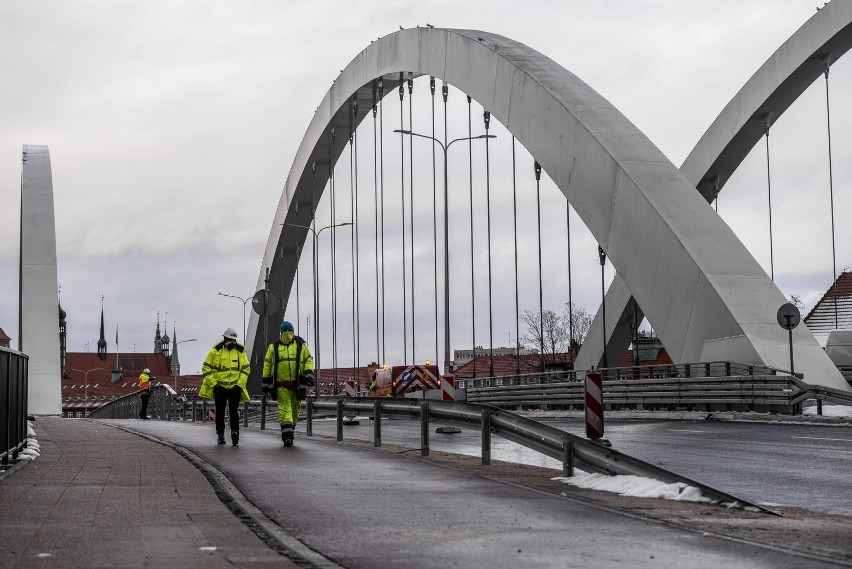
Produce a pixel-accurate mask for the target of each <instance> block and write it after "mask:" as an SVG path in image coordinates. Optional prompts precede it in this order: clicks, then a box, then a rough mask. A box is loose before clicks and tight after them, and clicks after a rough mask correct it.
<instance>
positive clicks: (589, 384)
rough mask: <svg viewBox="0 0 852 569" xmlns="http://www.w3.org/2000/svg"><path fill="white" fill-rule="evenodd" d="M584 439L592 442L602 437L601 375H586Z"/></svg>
mask: <svg viewBox="0 0 852 569" xmlns="http://www.w3.org/2000/svg"><path fill="white" fill-rule="evenodd" d="M585 384H586V437H587V438H589V439H592V440H596V439H599V438H601V437H603V434H604V416H603V380H602V379H601V374H599V373H595V372H593V371H592V372H589V373H587V374H586V382H585Z"/></svg>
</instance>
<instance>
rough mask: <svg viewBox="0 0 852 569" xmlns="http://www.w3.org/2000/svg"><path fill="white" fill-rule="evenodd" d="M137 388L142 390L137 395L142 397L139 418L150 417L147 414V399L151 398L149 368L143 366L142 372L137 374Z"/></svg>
mask: <svg viewBox="0 0 852 569" xmlns="http://www.w3.org/2000/svg"><path fill="white" fill-rule="evenodd" d="M139 389H141V390H142V393H141V394H140V395H139V397H140V398H141V399H142V409H140V411H139V418H140V419H150V418H151V417H149V416H148V400H150V399H151V370H150V369H148V368H145V369H143V370H142V373H141V374H139Z"/></svg>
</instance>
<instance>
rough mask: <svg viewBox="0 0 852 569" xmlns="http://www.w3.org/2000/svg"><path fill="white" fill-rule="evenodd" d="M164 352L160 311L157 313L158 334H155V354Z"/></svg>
mask: <svg viewBox="0 0 852 569" xmlns="http://www.w3.org/2000/svg"><path fill="white" fill-rule="evenodd" d="M162 351H163V344H162V338H161V337H160V311H159V310H158V311H157V332H156V333H155V334H154V353H155V354H159V353H160V352H162Z"/></svg>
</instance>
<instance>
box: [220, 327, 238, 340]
mask: <svg viewBox="0 0 852 569" xmlns="http://www.w3.org/2000/svg"><path fill="white" fill-rule="evenodd" d="M222 335H223V336H224V337H225V338H227V339H230V340H234V341H236V340H237V331H236V330H234V329H233V328H228V329H226V330H225V331H224V332H222Z"/></svg>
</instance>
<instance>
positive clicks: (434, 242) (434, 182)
mask: <svg viewBox="0 0 852 569" xmlns="http://www.w3.org/2000/svg"><path fill="white" fill-rule="evenodd" d="M429 91H430V92H431V93H432V138H435V77H430V78H429ZM435 171H436V163H435V145H434V144H433V145H432V245H433V252H434V259H435V365H437V364H438V361H439V360H438V354H439V352H438V179H437V175H436V174H435Z"/></svg>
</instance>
